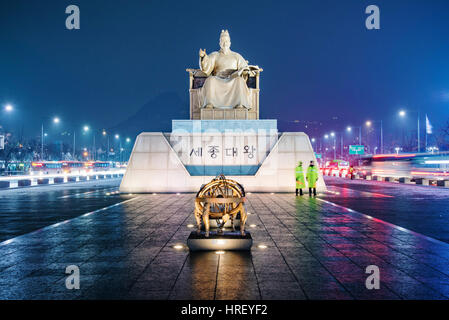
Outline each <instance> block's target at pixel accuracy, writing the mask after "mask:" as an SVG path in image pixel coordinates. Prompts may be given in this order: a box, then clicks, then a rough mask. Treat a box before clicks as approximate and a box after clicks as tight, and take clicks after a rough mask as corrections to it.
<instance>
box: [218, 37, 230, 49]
mask: <svg viewBox="0 0 449 320" xmlns="http://www.w3.org/2000/svg"><path fill="white" fill-rule="evenodd" d="M230 47H231V38H230V37H226V36H225V37H221V38H220V48H222V49H229V48H230Z"/></svg>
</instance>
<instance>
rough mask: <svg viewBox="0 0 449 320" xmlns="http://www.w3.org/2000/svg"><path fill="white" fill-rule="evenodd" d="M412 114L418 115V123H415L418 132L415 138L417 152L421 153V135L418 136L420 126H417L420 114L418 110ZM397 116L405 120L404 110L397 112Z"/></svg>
mask: <svg viewBox="0 0 449 320" xmlns="http://www.w3.org/2000/svg"><path fill="white" fill-rule="evenodd" d="M413 112H414V113H417V114H418V122H417V125H418V131H417V138H418V152H420V151H421V141H420V136H421V135H420V125H419V118H420V112H419V110H418V111H413ZM398 114H399V116H400V117H401V118H405V116H406V115H407V113H406V112H405V110H399V112H398Z"/></svg>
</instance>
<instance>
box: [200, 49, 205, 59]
mask: <svg viewBox="0 0 449 320" xmlns="http://www.w3.org/2000/svg"><path fill="white" fill-rule="evenodd" d="M205 55H206V49H204V50H203V49H200V57H201V58H202V57H204V56H205Z"/></svg>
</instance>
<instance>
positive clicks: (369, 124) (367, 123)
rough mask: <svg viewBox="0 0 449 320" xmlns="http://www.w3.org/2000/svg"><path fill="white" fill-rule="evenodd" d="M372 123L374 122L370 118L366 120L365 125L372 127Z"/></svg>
mask: <svg viewBox="0 0 449 320" xmlns="http://www.w3.org/2000/svg"><path fill="white" fill-rule="evenodd" d="M372 124H373V123H372V122H371V121H370V120H368V121H366V122H365V125H366V126H367V127H371V125H372Z"/></svg>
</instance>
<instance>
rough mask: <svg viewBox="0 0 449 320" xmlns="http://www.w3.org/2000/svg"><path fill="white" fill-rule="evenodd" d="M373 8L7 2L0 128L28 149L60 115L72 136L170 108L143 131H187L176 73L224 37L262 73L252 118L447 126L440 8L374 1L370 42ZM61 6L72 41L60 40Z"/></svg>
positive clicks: (448, 78) (184, 87) (1, 16)
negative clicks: (376, 18)
mask: <svg viewBox="0 0 449 320" xmlns="http://www.w3.org/2000/svg"><path fill="white" fill-rule="evenodd" d="M371 2H372V1H356V0H348V1H312V0H310V1H260V0H259V1H231V0H230V1H195V0H192V1H143V0H142V1H137V0H132V1H130V0H127V1H124V0H116V1H105V0H103V1H99V0H76V1H60V0H58V1H25V0H3V1H1V3H0V103H1V104H2V105H3V104H5V103H6V102H9V103H12V104H13V105H14V106H15V108H16V110H15V112H14V115H11V116H8V117H6V116H5V115H2V117H1V123H3V124H4V126H5V127H8V126H12V127H23V128H24V130H25V132H27V133H36V135H37V134H39V133H40V131H39V130H40V126H41V123H42V122H44V123H49V122H50V120H49V119H50V118H51V117H52V116H54V115H58V116H59V117H60V118H61V121H62V122H61V124H62V125H64V126H66V127H67V129H71V130H74V129H76V128H81V126H82V125H84V124H89V125H90V126H92V127H93V128H112V127H117V126H119V125H120V123H122V122H123V121H124V120H126V119H128V118H130V117H132V116H133V115H135V114H136V113H137V112H138V111H139V110H140V109H141V108H142V106H144V105H145V104H147V103H148V102H149V101H154V100H155V99H159V100H160V99H162V101H163V99H164V98H160V97H165V96H166V95H168V96H170V97H176V99H167V101H168V102H169V103H173V101H178V100H179V103H178V102H175V104H178V105H169V103H167V104H168V105H166V106H165V107H161V105H160V104H158V105H155V107H154V110H151V112H152V113H154V114H157V117H149V118H148V128H146V130H148V131H154V130H163V129H164V130H170V128H169V127H168V124H169V123H170V122H169V121H170V120H171V119H172V118H173V117H175V118H186V116H187V117H188V110H187V109H185V108H187V106H188V74H187V73H186V71H185V69H186V68H192V67H193V68H197V67H198V50H199V48H206V50H207V52H212V51H215V50H217V49H218V48H219V46H218V40H219V34H220V31H221V30H222V29H228V30H229V32H230V35H231V41H232V47H231V49H232V50H234V51H236V52H239V53H241V54H242V55H243V56H244V57H245V58H246V59H247V60H249V62H250V64H255V65H259V66H261V67H262V68H263V69H264V71H263V73H262V75H261V83H260V87H261V93H260V101H261V102H260V110H261V118H276V119H279V120H280V123H283V124H285V126H288V123H290V122H291V121H293V120H295V119H301V120H320V121H329V120H331V119H332V118H334V120H333V121H332V123H333V124H334V125H335V126H341V127H343V128H344V126H346V125H347V124H360V123H362V122H363V121H365V120H366V119H367V118H370V119H373V120H379V119H383V120H384V122H385V123H386V126H387V128H388V126H390V127H393V126H394V125H395V123H396V122H397V121H398V118H397V111H398V110H399V109H400V108H406V109H409V110H420V111H421V112H422V114H424V113H427V114H428V115H429V118H430V119H431V121H432V122H434V123H435V124H436V125H438V123H441V122H442V121H445V120H446V119H448V117H449V59H448V57H449V40H448V39H449V2H448V1H446V0H432V1H418V0H411V1H405V0H395V1H376V3H375V4H376V5H378V6H379V8H380V11H381V29H380V30H367V29H366V27H365V19H366V17H367V14H365V8H366V7H367V6H368V5H370V4H372V3H371ZM70 4H76V5H78V6H79V8H80V11H81V29H80V30H67V29H66V27H65V19H66V17H67V14H66V13H65V8H66V7H67V6H68V5H70ZM161 95H162V96H161ZM156 107H157V108H156ZM147 108H151V105H150V106H148V105H147ZM161 119H162V120H161ZM161 121H163V125H161ZM289 121H290V122H289ZM165 127H167V128H165ZM281 129H282V128H281ZM336 129H338V128H336Z"/></svg>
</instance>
